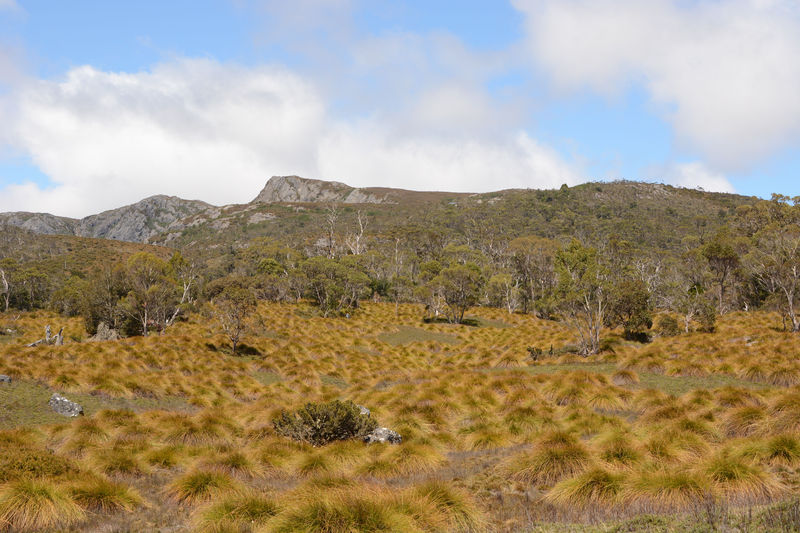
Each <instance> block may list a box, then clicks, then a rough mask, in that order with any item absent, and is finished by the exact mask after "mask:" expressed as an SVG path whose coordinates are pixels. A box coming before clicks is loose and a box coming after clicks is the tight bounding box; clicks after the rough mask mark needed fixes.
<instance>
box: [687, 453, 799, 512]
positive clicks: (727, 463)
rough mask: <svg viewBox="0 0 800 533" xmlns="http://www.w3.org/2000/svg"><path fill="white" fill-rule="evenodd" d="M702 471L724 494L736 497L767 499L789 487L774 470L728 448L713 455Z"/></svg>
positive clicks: (752, 499)
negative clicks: (738, 455) (770, 470)
mask: <svg viewBox="0 0 800 533" xmlns="http://www.w3.org/2000/svg"><path fill="white" fill-rule="evenodd" d="M701 471H702V473H703V474H705V475H706V476H707V477H708V479H709V480H710V481H711V483H712V484H713V486H714V487H715V489H716V490H717V491H718V492H719V493H720V494H722V495H724V496H726V497H727V498H729V499H732V500H736V501H742V502H757V501H765V500H767V499H769V498H771V497H774V496H776V495H777V494H780V493H781V492H783V491H784V490H785V488H784V487H783V486H782V484H781V483H780V482H779V481H778V480H777V479H775V477H774V476H773V475H772V474H770V473H769V472H766V471H765V470H762V469H761V468H760V467H758V466H757V465H755V464H753V463H751V462H750V461H748V460H747V459H745V458H743V457H737V456H734V455H733V454H730V453H728V452H727V451H723V452H720V453H718V454H717V455H716V456H714V457H712V458H711V459H710V460H709V461H707V462H706V464H705V465H703V466H702V467H701Z"/></svg>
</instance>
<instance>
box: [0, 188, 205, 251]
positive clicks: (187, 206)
mask: <svg viewBox="0 0 800 533" xmlns="http://www.w3.org/2000/svg"><path fill="white" fill-rule="evenodd" d="M211 209H213V208H212V206H211V205H209V204H207V203H205V202H200V201H197V200H183V199H181V198H177V197H175V196H163V195H162V196H151V197H150V198H145V199H144V200H142V201H141V202H137V203H135V204H132V205H127V206H125V207H120V208H119V209H112V210H110V211H104V212H102V213H100V214H97V215H91V216H88V217H86V218H83V219H81V220H76V219H73V218H64V217H57V216H54V215H49V214H47V213H0V224H9V225H11V226H17V227H20V228H24V229H27V230H30V231H33V232H34V233H43V234H46V235H77V236H79V237H96V238H101V239H114V240H118V241H130V242H147V240H148V239H149V238H150V237H152V236H153V235H158V234H160V233H164V232H166V231H168V230H172V229H183V228H184V226H182V225H181V223H180V221H181V220H183V219H184V218H186V217H189V216H192V215H195V214H198V213H201V212H205V211H208V210H211Z"/></svg>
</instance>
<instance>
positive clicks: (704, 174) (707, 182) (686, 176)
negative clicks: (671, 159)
mask: <svg viewBox="0 0 800 533" xmlns="http://www.w3.org/2000/svg"><path fill="white" fill-rule="evenodd" d="M659 173H660V174H661V175H662V176H663V180H664V182H665V183H669V184H670V185H677V186H678V187H686V188H687V189H697V188H700V189H703V190H705V191H711V192H736V191H735V190H734V188H733V185H732V184H731V182H730V181H728V178H726V177H725V176H724V175H723V174H720V173H718V172H714V171H713V170H710V169H709V168H707V167H706V166H705V165H704V164H703V163H701V162H698V161H695V162H691V163H674V164H671V165H668V166H667V167H665V168H662V169H660V172H659Z"/></svg>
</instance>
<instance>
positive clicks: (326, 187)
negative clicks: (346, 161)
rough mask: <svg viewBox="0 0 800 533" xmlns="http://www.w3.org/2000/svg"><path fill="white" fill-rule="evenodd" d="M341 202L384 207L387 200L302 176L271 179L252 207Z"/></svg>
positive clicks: (274, 177) (362, 191)
mask: <svg viewBox="0 0 800 533" xmlns="http://www.w3.org/2000/svg"><path fill="white" fill-rule="evenodd" d="M279 202H300V203H304V202H340V203H345V204H381V203H384V202H386V198H385V196H381V195H377V194H374V193H373V192H370V191H369V190H366V189H357V188H355V187H351V186H349V185H346V184H344V183H339V182H338V181H322V180H315V179H308V178H301V177H300V176H272V177H271V178H270V179H269V181H267V184H266V185H265V186H264V188H263V189H262V190H261V192H260V193H259V194H258V196H256V197H255V199H254V200H253V203H264V204H273V203H279Z"/></svg>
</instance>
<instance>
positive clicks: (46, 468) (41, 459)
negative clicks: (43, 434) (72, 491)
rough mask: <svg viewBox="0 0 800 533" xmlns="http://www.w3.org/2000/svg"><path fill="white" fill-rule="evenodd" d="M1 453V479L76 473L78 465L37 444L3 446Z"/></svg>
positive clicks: (9, 479) (8, 479) (10, 479)
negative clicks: (36, 445)
mask: <svg viewBox="0 0 800 533" xmlns="http://www.w3.org/2000/svg"><path fill="white" fill-rule="evenodd" d="M2 450H3V452H2V453H0V480H3V481H12V480H17V479H31V478H40V477H58V476H63V475H69V474H75V473H77V472H78V467H77V466H76V465H75V464H74V463H72V462H71V461H69V460H68V459H65V458H63V457H60V456H58V455H55V454H54V453H52V452H51V451H49V450H46V449H44V448H39V447H35V446H27V445H21V446H20V445H17V446H3V447H2Z"/></svg>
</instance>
